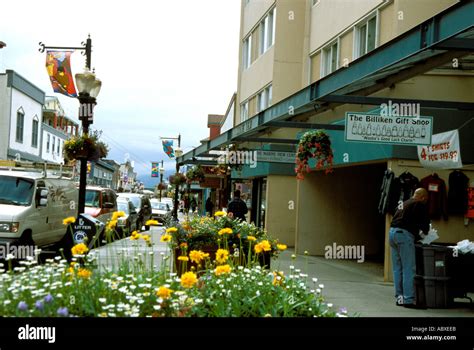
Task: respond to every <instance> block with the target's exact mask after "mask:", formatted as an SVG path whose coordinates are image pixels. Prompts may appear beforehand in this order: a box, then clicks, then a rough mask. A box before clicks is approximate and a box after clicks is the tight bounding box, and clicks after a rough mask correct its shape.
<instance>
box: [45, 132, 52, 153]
mask: <svg viewBox="0 0 474 350" xmlns="http://www.w3.org/2000/svg"><path fill="white" fill-rule="evenodd" d="M50 143H51V134H48V139H47V141H46V153H49V144H50Z"/></svg>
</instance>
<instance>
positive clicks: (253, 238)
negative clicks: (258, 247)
mask: <svg viewBox="0 0 474 350" xmlns="http://www.w3.org/2000/svg"><path fill="white" fill-rule="evenodd" d="M247 239H248V240H249V241H251V242H253V241H256V240H257V239H256V238H255V236H248V237H247Z"/></svg>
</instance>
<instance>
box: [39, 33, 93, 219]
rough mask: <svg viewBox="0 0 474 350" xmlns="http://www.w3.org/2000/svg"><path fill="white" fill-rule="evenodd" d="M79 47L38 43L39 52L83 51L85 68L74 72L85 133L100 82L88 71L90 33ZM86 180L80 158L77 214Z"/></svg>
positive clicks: (90, 121) (83, 165)
mask: <svg viewBox="0 0 474 350" xmlns="http://www.w3.org/2000/svg"><path fill="white" fill-rule="evenodd" d="M81 45H83V46H80V47H65V46H46V45H45V44H43V43H42V42H40V43H39V46H40V48H39V50H38V51H39V52H44V50H45V49H59V50H81V51H85V56H86V69H85V71H84V73H78V74H76V85H77V89H78V91H79V96H78V100H79V104H80V106H79V119H80V120H81V121H82V132H83V133H84V134H85V135H88V133H89V125H90V124H92V123H93V116H94V114H93V110H94V106H95V104H96V98H97V96H98V95H99V92H100V88H101V85H102V82H101V81H100V80H98V79H96V77H95V74H94V73H91V72H90V69H91V54H92V40H91V37H90V35H89V36H88V38H87V40H86V41H85V42H82V43H81ZM86 181H87V159H85V158H83V159H81V168H80V177H79V204H78V214H81V213H84V208H85V198H86Z"/></svg>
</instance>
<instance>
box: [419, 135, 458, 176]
mask: <svg viewBox="0 0 474 350" xmlns="http://www.w3.org/2000/svg"><path fill="white" fill-rule="evenodd" d="M418 159H419V160H420V163H421V165H422V166H423V167H424V168H435V169H453V168H462V161H461V151H460V148H459V132H458V130H451V131H446V132H443V133H440V134H434V135H433V137H432V142H431V145H429V146H418Z"/></svg>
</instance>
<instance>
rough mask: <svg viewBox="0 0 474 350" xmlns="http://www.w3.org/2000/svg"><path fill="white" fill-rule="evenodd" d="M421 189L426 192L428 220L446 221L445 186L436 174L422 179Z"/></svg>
mask: <svg viewBox="0 0 474 350" xmlns="http://www.w3.org/2000/svg"><path fill="white" fill-rule="evenodd" d="M420 185H421V187H423V188H424V189H426V190H427V191H428V195H429V197H428V212H429V214H430V218H431V219H432V220H433V219H440V218H441V217H443V219H444V220H448V207H447V196H446V184H445V183H444V181H443V180H442V179H440V178H439V176H438V174H436V173H435V174H433V175H430V176H427V177H424V178H423V179H421V181H420Z"/></svg>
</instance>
